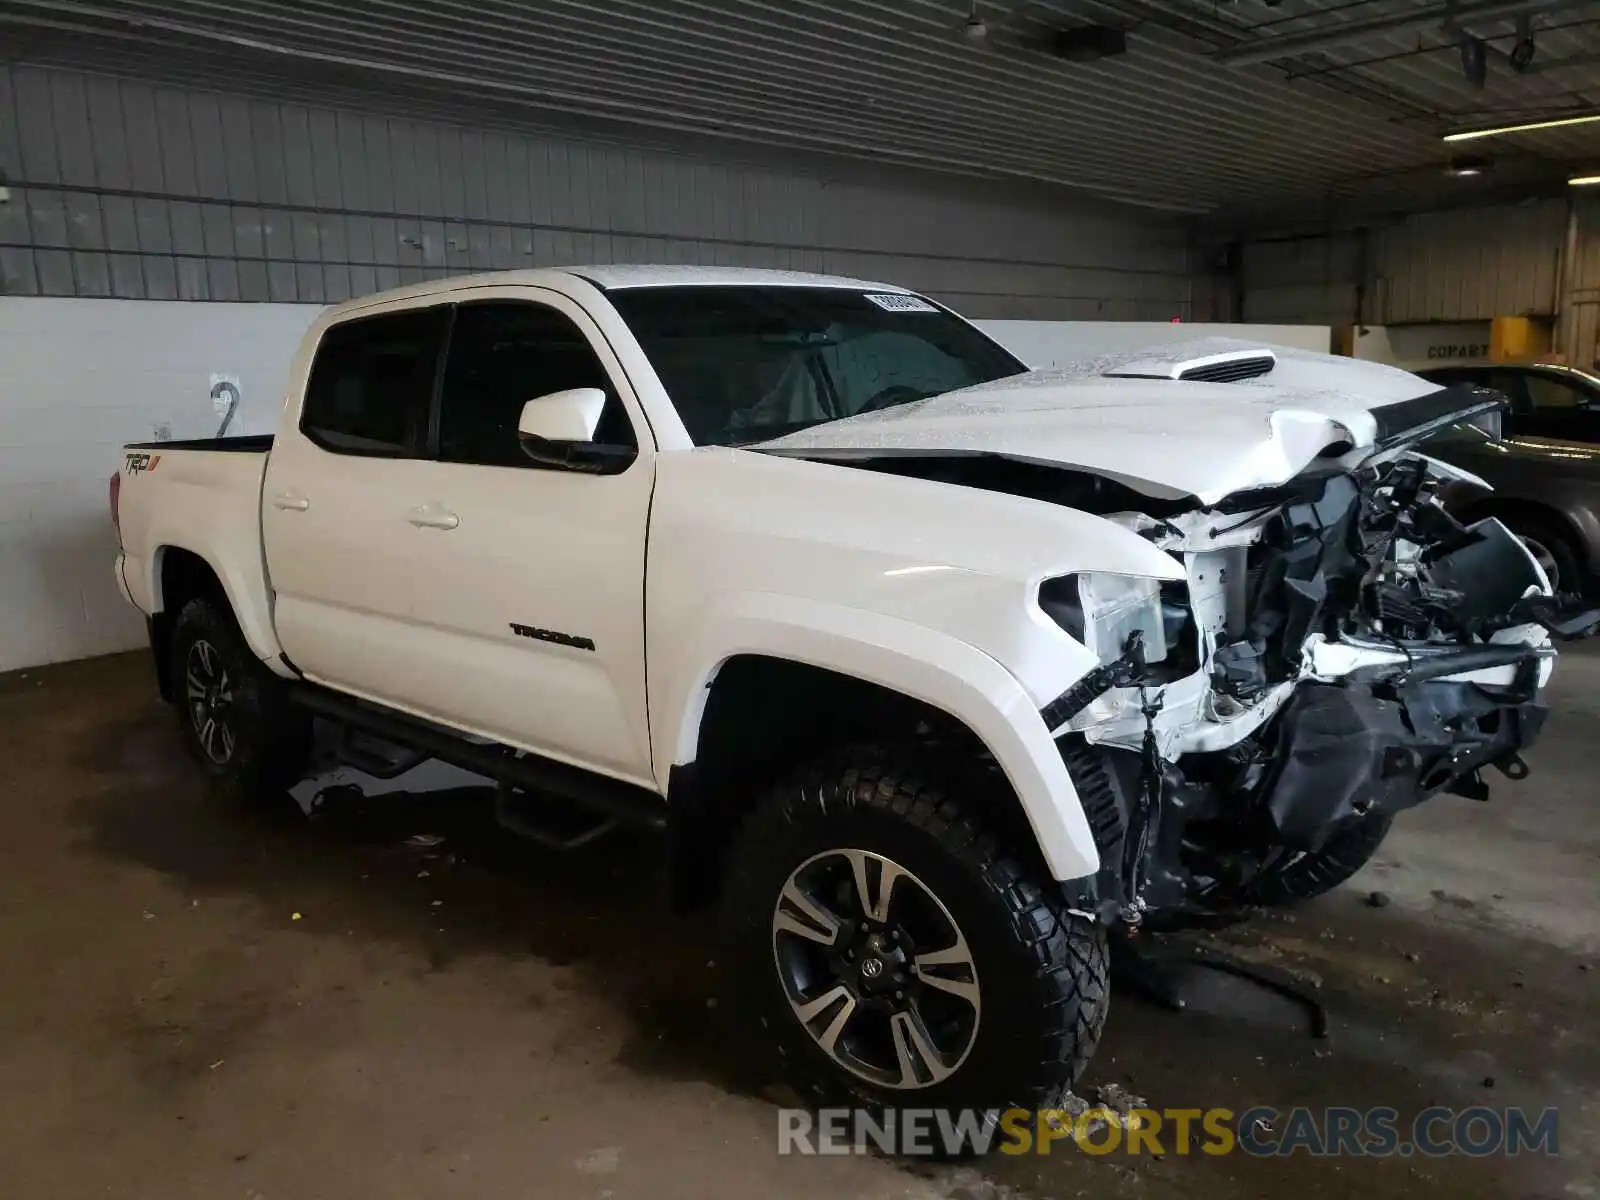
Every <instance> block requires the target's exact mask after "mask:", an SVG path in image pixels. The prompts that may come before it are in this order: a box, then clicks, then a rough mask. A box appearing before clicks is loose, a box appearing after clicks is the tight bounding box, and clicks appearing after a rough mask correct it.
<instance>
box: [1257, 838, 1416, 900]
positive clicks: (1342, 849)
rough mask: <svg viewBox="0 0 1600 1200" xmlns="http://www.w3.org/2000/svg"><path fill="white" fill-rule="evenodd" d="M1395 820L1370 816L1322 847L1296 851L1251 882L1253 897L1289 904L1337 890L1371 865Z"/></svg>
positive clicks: (1329, 840) (1330, 839)
mask: <svg viewBox="0 0 1600 1200" xmlns="http://www.w3.org/2000/svg"><path fill="white" fill-rule="evenodd" d="M1393 823H1394V818H1393V817H1388V816H1371V817H1368V818H1366V819H1365V820H1363V821H1358V822H1356V823H1355V824H1354V825H1348V826H1346V827H1345V828H1344V829H1341V830H1340V831H1339V832H1338V833H1336V834H1334V835H1333V836H1332V837H1331V838H1329V839H1328V841H1327V842H1326V843H1325V844H1324V845H1323V847H1322V848H1321V849H1320V850H1315V851H1308V852H1306V853H1303V854H1296V855H1293V856H1292V857H1290V858H1287V859H1285V860H1283V861H1282V862H1280V863H1277V864H1275V865H1274V866H1271V867H1269V868H1267V870H1265V871H1263V872H1262V873H1261V874H1260V875H1259V876H1257V877H1256V879H1255V881H1254V882H1253V884H1252V885H1251V893H1250V898H1251V901H1252V902H1253V903H1255V904H1260V905H1264V906H1266V907H1268V908H1285V907H1288V906H1290V905H1294V904H1301V903H1303V902H1305V901H1307V900H1311V899H1314V898H1315V897H1317V896H1321V895H1324V894H1326V893H1328V892H1331V891H1333V889H1334V888H1336V887H1338V886H1339V885H1340V884H1341V883H1343V882H1344V881H1345V880H1347V879H1349V878H1351V877H1352V876H1353V875H1354V874H1355V873H1356V872H1357V871H1359V870H1361V868H1362V867H1364V866H1366V865H1367V863H1368V861H1370V860H1371V858H1372V856H1373V855H1374V854H1376V853H1377V852H1378V847H1379V846H1381V845H1383V839H1384V838H1385V837H1387V836H1388V835H1389V826H1390V825H1391V824H1393Z"/></svg>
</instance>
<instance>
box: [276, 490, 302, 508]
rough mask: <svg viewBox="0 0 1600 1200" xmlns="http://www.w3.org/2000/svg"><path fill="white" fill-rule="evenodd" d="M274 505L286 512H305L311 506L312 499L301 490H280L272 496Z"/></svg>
mask: <svg viewBox="0 0 1600 1200" xmlns="http://www.w3.org/2000/svg"><path fill="white" fill-rule="evenodd" d="M272 507H273V508H281V509H283V511H284V512H305V511H306V509H308V508H310V507H311V501H309V500H307V499H306V498H305V497H304V496H302V495H301V494H300V493H299V492H279V493H278V494H277V495H276V496H274V497H273V498H272Z"/></svg>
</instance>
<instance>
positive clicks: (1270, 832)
mask: <svg viewBox="0 0 1600 1200" xmlns="http://www.w3.org/2000/svg"><path fill="white" fill-rule="evenodd" d="M1438 484H1439V471H1438V466H1437V464H1434V463H1432V462H1431V460H1429V459H1426V458H1424V457H1422V456H1420V455H1407V456H1402V457H1400V458H1398V459H1395V460H1393V461H1390V462H1387V463H1384V464H1382V465H1380V466H1376V467H1361V468H1358V469H1356V470H1353V471H1352V470H1347V469H1342V468H1329V469H1314V470H1311V471H1308V472H1306V473H1304V474H1302V475H1301V476H1299V477H1298V478H1296V479H1295V480H1293V481H1292V482H1291V483H1290V484H1288V485H1286V486H1285V487H1282V488H1277V489H1266V490H1260V491H1256V492H1253V493H1248V494H1238V495H1234V496H1231V497H1228V498H1226V499H1225V500H1224V501H1222V502H1221V503H1219V504H1217V505H1215V506H1213V507H1212V508H1209V509H1205V510H1197V511H1191V512H1187V513H1183V514H1175V515H1168V516H1165V517H1160V518H1158V517H1153V516H1151V515H1149V514H1146V513H1121V514H1116V515H1114V516H1112V519H1113V520H1117V521H1118V522H1120V523H1124V524H1127V525H1128V526H1129V527H1130V528H1134V529H1136V530H1137V531H1138V532H1139V533H1141V534H1142V535H1143V536H1145V537H1147V538H1148V539H1150V540H1151V541H1152V542H1154V543H1155V544H1156V545H1158V546H1160V547H1162V548H1163V549H1166V550H1168V551H1170V552H1172V553H1174V554H1175V555H1178V556H1180V557H1181V558H1182V560H1183V562H1184V564H1185V567H1186V571H1187V575H1188V581H1187V587H1185V586H1183V585H1176V586H1174V585H1170V584H1169V585H1165V586H1161V585H1157V584H1154V583H1153V582H1146V583H1145V584H1144V587H1143V589H1142V591H1143V594H1142V595H1133V594H1131V593H1132V592H1136V591H1139V590H1140V589H1139V587H1138V584H1139V582H1140V581H1131V580H1129V581H1117V582H1111V581H1108V580H1107V579H1105V578H1104V577H1097V576H1089V577H1080V578H1074V579H1067V580H1054V581H1051V584H1050V585H1047V587H1046V589H1045V593H1044V594H1042V595H1041V605H1042V606H1044V607H1045V608H1046V610H1047V611H1049V612H1050V613H1051V615H1052V616H1053V617H1054V618H1055V619H1056V620H1057V621H1058V623H1061V624H1062V625H1063V626H1064V627H1066V628H1067V629H1068V630H1069V631H1072V632H1074V633H1078V631H1080V630H1081V634H1080V635H1079V636H1081V637H1082V639H1083V640H1084V642H1085V644H1086V645H1088V646H1089V647H1090V648H1091V649H1093V650H1095V651H1096V652H1097V654H1098V655H1099V656H1100V657H1101V661H1102V665H1101V666H1100V667H1099V668H1098V669H1097V670H1095V671H1092V672H1091V673H1090V675H1089V676H1087V677H1085V678H1084V679H1083V680H1080V681H1079V682H1078V684H1076V685H1075V686H1074V687H1073V688H1071V689H1069V690H1068V692H1067V693H1065V694H1064V695H1063V696H1061V697H1060V698H1059V699H1057V700H1056V701H1055V702H1053V703H1052V704H1051V705H1050V706H1048V707H1047V708H1046V709H1045V710H1044V715H1045V719H1046V721H1047V723H1048V724H1049V725H1050V726H1051V728H1052V730H1053V731H1058V744H1059V746H1060V748H1061V751H1062V755H1063V757H1064V759H1065V760H1066V761H1067V763H1068V766H1069V768H1070V770H1071V772H1072V775H1073V778H1074V781H1075V783H1076V784H1077V786H1078V789H1079V794H1080V798H1081V799H1082V800H1083V802H1084V805H1085V808H1086V811H1087V812H1088V813H1089V815H1090V819H1091V824H1092V825H1093V826H1094V828H1095V833H1096V840H1097V842H1098V843H1099V846H1100V850H1101V856H1102V864H1101V869H1100V872H1099V874H1098V875H1097V876H1096V877H1095V878H1094V880H1093V881H1092V883H1091V884H1090V885H1089V886H1087V887H1086V888H1085V889H1084V894H1083V895H1082V896H1081V897H1080V899H1081V901H1082V902H1083V903H1084V904H1085V905H1086V906H1090V907H1094V908H1096V909H1098V910H1099V911H1100V912H1101V914H1102V915H1103V916H1105V917H1106V918H1108V919H1121V920H1122V921H1124V922H1127V923H1129V924H1138V923H1140V922H1142V921H1143V920H1145V919H1146V918H1147V917H1149V918H1153V919H1154V920H1155V921H1156V922H1157V923H1158V924H1159V923H1167V924H1172V923H1180V924H1181V923H1184V922H1186V921H1192V920H1196V919H1203V918H1204V917H1206V916H1214V915H1223V914H1226V913H1227V912H1228V911H1230V910H1234V909H1238V908H1240V907H1245V906H1249V905H1251V904H1255V903H1263V902H1272V899H1273V898H1275V897H1276V898H1279V899H1298V898H1303V896H1300V895H1288V896H1284V895H1282V888H1281V887H1277V886H1273V887H1265V888H1263V887H1261V886H1260V885H1261V884H1262V882H1263V881H1266V880H1273V879H1274V878H1276V879H1277V880H1278V881H1280V882H1281V878H1282V877H1283V872H1284V869H1285V868H1287V867H1288V866H1290V865H1292V864H1294V863H1296V862H1300V863H1302V864H1303V865H1302V867H1301V869H1300V871H1299V872H1298V876H1302V877H1304V878H1303V879H1301V880H1300V883H1299V885H1298V886H1300V887H1316V886H1317V885H1319V884H1321V883H1327V886H1332V883H1337V882H1339V881H1341V880H1342V878H1344V877H1346V876H1347V875H1348V874H1350V873H1351V870H1342V873H1340V871H1341V869H1342V868H1343V867H1346V866H1350V867H1351V869H1352V870H1353V867H1354V866H1359V863H1360V861H1364V858H1362V859H1360V860H1359V861H1357V862H1355V863H1354V864H1353V865H1352V864H1351V863H1350V862H1349V858H1350V853H1349V849H1348V848H1349V846H1350V844H1352V843H1359V844H1361V845H1363V846H1364V845H1367V844H1368V843H1370V848H1371V849H1375V848H1376V840H1374V839H1372V838H1370V837H1368V836H1366V835H1365V834H1363V832H1362V829H1361V827H1365V829H1366V830H1368V831H1371V830H1378V831H1379V835H1378V836H1379V839H1381V831H1382V830H1386V829H1387V824H1388V822H1389V820H1390V819H1391V818H1392V817H1393V816H1394V815H1395V814H1396V813H1398V812H1400V811H1402V810H1404V809H1406V808H1409V807H1411V806H1413V805H1415V804H1418V803H1420V802H1421V801H1422V800H1424V799H1427V798H1428V797H1430V796H1433V795H1435V794H1438V793H1441V792H1448V793H1453V794H1455V795H1460V796H1466V797H1469V798H1472V799H1475V800H1486V799H1488V794H1489V792H1488V784H1487V782H1486V780H1485V777H1484V772H1485V771H1486V770H1487V769H1490V768H1493V769H1494V770H1496V771H1498V772H1500V773H1501V774H1503V775H1505V776H1507V777H1509V778H1513V779H1520V778H1522V777H1523V776H1525V775H1526V774H1527V766H1526V764H1525V762H1524V761H1523V759H1522V757H1521V752H1522V751H1523V750H1524V749H1525V748H1526V747H1527V746H1528V745H1530V744H1531V743H1532V741H1533V740H1534V738H1535V737H1536V736H1537V734H1538V732H1539V729H1540V726H1541V724H1542V722H1543V720H1544V716H1545V709H1544V707H1543V705H1542V704H1541V703H1540V702H1539V692H1540V689H1541V688H1542V686H1543V685H1544V683H1545V682H1546V681H1547V680H1548V678H1549V674H1550V670H1551V667H1552V665H1553V657H1554V651H1553V649H1552V646H1551V639H1552V637H1554V638H1567V637H1575V636H1582V635H1584V634H1586V633H1588V632H1591V631H1592V630H1593V629H1594V628H1595V626H1596V625H1597V624H1600V610H1595V609H1590V608H1586V607H1585V606H1583V605H1582V603H1581V602H1580V601H1577V600H1576V598H1568V599H1566V600H1562V599H1559V598H1557V597H1554V596H1552V595H1551V594H1550V586H1549V581H1548V580H1547V579H1546V578H1545V576H1544V573H1543V572H1542V571H1541V570H1540V568H1539V566H1538V565H1537V563H1536V562H1535V560H1534V559H1533V557H1532V556H1531V555H1530V554H1529V553H1528V552H1527V550H1526V549H1525V548H1524V547H1523V546H1522V544H1521V543H1520V542H1519V541H1518V540H1517V539H1516V538H1515V537H1513V536H1512V535H1511V534H1510V532H1509V531H1507V529H1506V528H1505V527H1504V526H1503V525H1502V524H1500V522H1499V521H1496V520H1493V519H1490V520H1485V521H1480V522H1478V523H1476V524H1474V525H1472V526H1470V527H1464V526H1462V525H1461V524H1460V523H1458V522H1457V521H1456V520H1455V519H1454V518H1453V517H1451V516H1450V515H1449V514H1448V513H1447V512H1446V511H1445V510H1444V508H1443V507H1442V506H1441V505H1440V504H1439V503H1438V500H1437V498H1436V495H1435V492H1436V489H1437V486H1438ZM1119 588H1120V590H1119ZM1341 843H1343V848H1341ZM1330 848H1331V849H1330ZM1367 852H1368V853H1370V849H1369V850H1368V851H1367ZM1319 856H1324V857H1326V858H1327V859H1328V860H1329V861H1328V862H1326V863H1323V864H1322V866H1323V868H1324V869H1321V870H1317V869H1314V868H1315V867H1316V866H1317V865H1318V863H1317V860H1318V858H1319ZM1274 873H1276V876H1275V874H1274ZM1335 874H1337V875H1338V878H1333V876H1334V875H1335ZM1330 879H1331V882H1328V881H1329V880H1330Z"/></svg>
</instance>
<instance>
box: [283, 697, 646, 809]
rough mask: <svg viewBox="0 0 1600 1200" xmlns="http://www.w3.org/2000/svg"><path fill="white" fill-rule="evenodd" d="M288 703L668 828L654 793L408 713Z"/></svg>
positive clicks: (299, 700)
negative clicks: (465, 735)
mask: <svg viewBox="0 0 1600 1200" xmlns="http://www.w3.org/2000/svg"><path fill="white" fill-rule="evenodd" d="M289 699H290V700H291V701H292V702H294V703H295V704H298V705H300V706H301V707H302V708H306V709H309V710H310V711H311V712H314V713H316V714H318V715H319V716H323V717H328V718H331V719H332V720H335V721H343V722H345V723H346V724H349V725H352V726H354V727H356V728H357V729H365V730H367V731H368V732H370V733H375V734H377V735H378V736H379V737H381V738H384V739H386V740H388V741H391V742H394V743H396V744H398V745H401V746H407V747H410V748H412V749H415V750H424V751H426V752H427V753H428V754H429V755H431V756H432V757H434V758H437V759H439V760H440V761H441V762H447V763H452V764H454V765H455V766H458V767H461V768H462V769H463V770H467V771H474V772H476V773H477V774H479V775H485V776H487V777H488V778H490V779H493V780H496V781H497V782H499V783H504V784H509V785H510V786H512V787H519V788H524V789H526V790H528V791H530V792H545V793H547V794H549V795H552V796H558V797H560V798H561V799H563V800H570V801H571V802H573V803H574V804H581V805H584V806H586V807H588V808H592V809H596V810H598V811H600V812H604V813H609V814H610V815H612V816H614V817H617V818H618V819H619V820H623V821H626V822H628V823H629V824H632V825H642V826H647V827H649V828H652V829H662V828H665V826H666V823H667V802H666V801H665V800H664V799H663V798H662V796H661V795H660V794H659V793H658V792H654V791H652V790H650V789H649V788H643V787H640V786H639V785H637V784H633V783H626V782H624V781H623V780H620V779H613V778H611V777H610V776H609V775H597V774H595V773H594V772H593V771H586V770H584V769H583V768H582V767H574V766H572V765H570V764H568V763H564V762H558V761H556V760H555V759H553V758H545V757H543V756H542V755H538V754H529V753H525V752H523V751H518V750H513V749H512V748H511V747H509V746H502V745H500V744H498V743H495V742H472V741H468V740H466V739H465V738H463V737H462V736H461V735H460V734H458V733H455V732H454V731H452V730H449V729H445V728H442V727H441V726H438V725H434V724H431V723H429V722H427V721H423V720H420V719H418V718H416V717H413V716H411V715H410V714H408V713H402V712H397V711H395V710H394V709H391V708H385V707H382V706H381V705H377V704H372V703H369V702H367V701H363V700H355V699H352V698H350V697H349V696H345V695H343V694H341V693H339V692H333V691H329V690H328V689H326V688H322V687H318V686H316V685H314V684H306V683H297V684H291V685H290V686H289Z"/></svg>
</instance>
